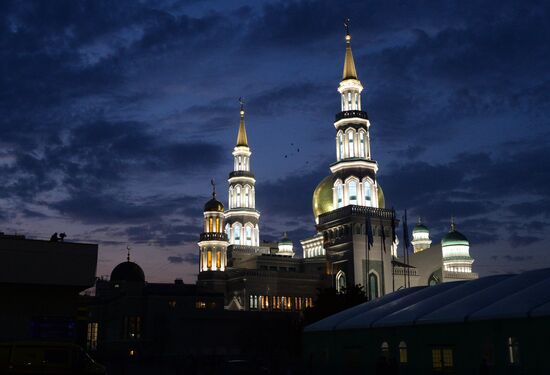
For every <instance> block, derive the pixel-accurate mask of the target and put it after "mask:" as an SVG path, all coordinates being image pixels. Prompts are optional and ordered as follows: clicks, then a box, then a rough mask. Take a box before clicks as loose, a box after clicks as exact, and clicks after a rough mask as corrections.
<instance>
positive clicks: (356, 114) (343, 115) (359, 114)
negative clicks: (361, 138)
mask: <svg viewBox="0 0 550 375" xmlns="http://www.w3.org/2000/svg"><path fill="white" fill-rule="evenodd" d="M349 118H362V119H365V120H368V116H367V112H366V111H356V110H354V111H342V112H339V113H337V114H336V116H335V120H334V121H335V122H336V121H340V120H343V119H349Z"/></svg>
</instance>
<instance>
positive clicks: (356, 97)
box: [355, 93, 359, 109]
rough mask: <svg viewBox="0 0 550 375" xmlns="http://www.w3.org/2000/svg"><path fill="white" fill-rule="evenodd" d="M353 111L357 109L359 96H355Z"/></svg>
mask: <svg viewBox="0 0 550 375" xmlns="http://www.w3.org/2000/svg"><path fill="white" fill-rule="evenodd" d="M355 109H359V94H357V93H356V94H355Z"/></svg>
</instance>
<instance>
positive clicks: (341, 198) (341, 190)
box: [336, 185, 344, 208]
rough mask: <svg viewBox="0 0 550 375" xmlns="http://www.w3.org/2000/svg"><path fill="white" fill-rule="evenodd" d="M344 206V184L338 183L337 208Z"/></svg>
mask: <svg viewBox="0 0 550 375" xmlns="http://www.w3.org/2000/svg"><path fill="white" fill-rule="evenodd" d="M343 206H344V188H343V186H342V185H336V208H340V207H343Z"/></svg>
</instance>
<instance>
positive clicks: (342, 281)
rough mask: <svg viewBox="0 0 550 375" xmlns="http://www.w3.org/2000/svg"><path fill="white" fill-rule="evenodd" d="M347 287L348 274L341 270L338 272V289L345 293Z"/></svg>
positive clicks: (339, 291)
mask: <svg viewBox="0 0 550 375" xmlns="http://www.w3.org/2000/svg"><path fill="white" fill-rule="evenodd" d="M345 289H346V274H345V273H344V272H343V271H342V270H340V271H338V273H337V274H336V291H337V292H338V293H343V292H344V291H345Z"/></svg>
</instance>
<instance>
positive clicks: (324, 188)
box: [312, 175, 386, 219]
mask: <svg viewBox="0 0 550 375" xmlns="http://www.w3.org/2000/svg"><path fill="white" fill-rule="evenodd" d="M333 184H334V176H333V175H329V176H327V177H325V178H323V179H322V180H321V182H320V183H319V185H317V187H316V188H315V190H314V191H313V201H312V206H313V217H315V219H317V217H319V215H322V214H324V213H325V212H330V211H332V210H333V209H334V206H333V204H332V187H333ZM385 205H386V201H385V199H384V191H383V190H382V188H381V187H380V184H378V207H379V208H385Z"/></svg>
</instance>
